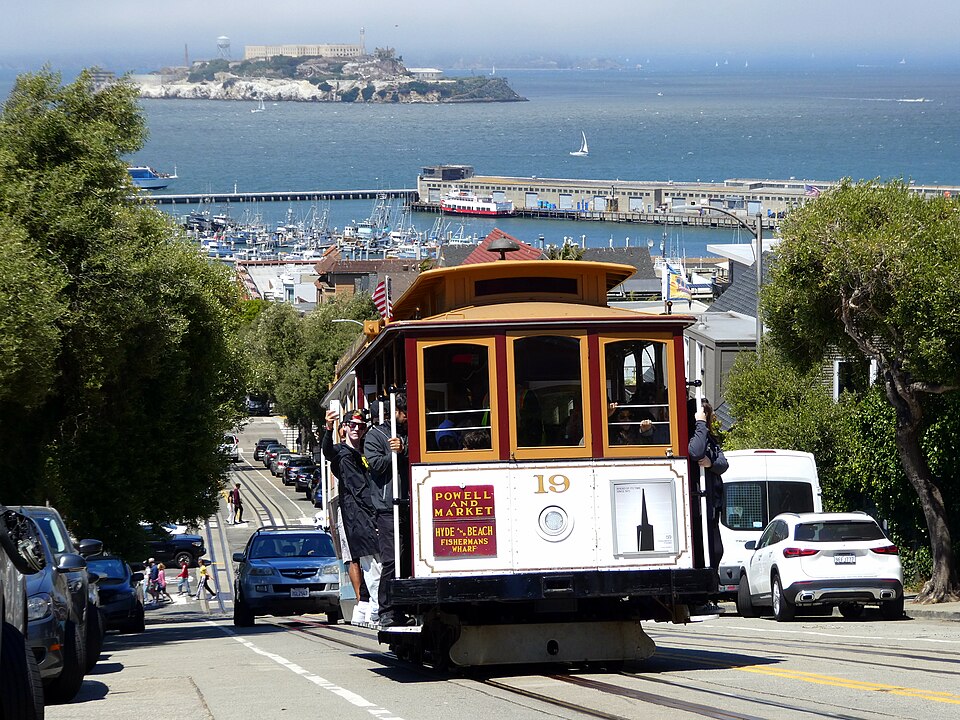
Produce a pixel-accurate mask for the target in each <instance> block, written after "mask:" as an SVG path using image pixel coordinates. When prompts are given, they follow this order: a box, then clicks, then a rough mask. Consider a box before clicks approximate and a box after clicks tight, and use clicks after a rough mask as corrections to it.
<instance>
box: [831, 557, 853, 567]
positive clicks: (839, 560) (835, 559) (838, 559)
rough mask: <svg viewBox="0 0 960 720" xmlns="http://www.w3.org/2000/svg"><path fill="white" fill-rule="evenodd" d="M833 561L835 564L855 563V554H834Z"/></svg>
mask: <svg viewBox="0 0 960 720" xmlns="http://www.w3.org/2000/svg"><path fill="white" fill-rule="evenodd" d="M833 562H834V564H835V565H856V564H857V556H856V555H834V556H833Z"/></svg>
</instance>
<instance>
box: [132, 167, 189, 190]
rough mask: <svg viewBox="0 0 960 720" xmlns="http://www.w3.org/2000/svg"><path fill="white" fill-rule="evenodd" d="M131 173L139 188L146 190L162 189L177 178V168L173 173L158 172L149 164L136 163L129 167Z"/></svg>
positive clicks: (134, 182)
mask: <svg viewBox="0 0 960 720" xmlns="http://www.w3.org/2000/svg"><path fill="white" fill-rule="evenodd" d="M127 172H128V173H130V179H131V180H133V184H134V185H136V186H137V187H138V188H143V189H144V190H160V189H162V188H165V187H166V186H167V185H169V184H170V181H171V180H176V179H177V169H176V168H174V169H173V174H172V175H171V174H170V173H162V172H157V171H156V170H154V169H153V168H152V167H150V166H148V165H135V166H130V167H128V168H127Z"/></svg>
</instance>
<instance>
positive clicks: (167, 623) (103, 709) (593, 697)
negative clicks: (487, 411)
mask: <svg viewBox="0 0 960 720" xmlns="http://www.w3.org/2000/svg"><path fill="white" fill-rule="evenodd" d="M272 422H274V421H273V420H267V419H263V420H257V421H256V422H254V423H253V424H252V425H250V426H248V427H247V428H245V429H244V431H243V433H242V434H241V447H242V448H243V452H244V455H245V456H246V457H252V446H253V443H254V441H255V440H256V437H259V436H261V435H266V434H270V433H269V432H266V430H267V429H268V428H269V427H270V426H269V423H272ZM272 429H274V430H276V429H277V428H276V425H273V427H272ZM237 473H238V475H237V477H239V478H240V481H241V483H242V487H243V488H244V490H245V491H246V493H247V495H246V496H247V498H248V503H249V504H248V511H247V512H248V513H249V514H248V515H247V517H248V520H249V522H248V523H247V524H245V525H240V526H234V525H227V524H226V522H225V520H226V506H224V507H223V508H222V511H221V513H220V515H219V516H218V517H216V518H211V520H210V522H209V523H208V524H207V525H206V526H205V527H204V529H203V532H204V533H205V534H206V538H207V544H208V547H209V549H210V552H209V555H210V557H211V558H212V559H213V560H214V562H215V565H214V568H215V573H214V581H215V584H216V585H217V586H218V588H219V589H220V591H221V592H220V595H219V598H218V600H217V601H214V602H212V603H209V604H208V603H204V602H198V601H195V600H192V599H185V598H176V602H175V603H173V604H171V605H166V606H164V607H162V608H159V609H150V610H148V613H147V630H146V632H144V633H142V634H139V635H117V634H110V635H108V636H107V641H106V644H105V648H104V653H103V656H102V658H101V660H100V662H99V663H98V664H97V666H96V668H95V669H94V671H93V672H92V673H91V674H90V675H88V676H87V678H86V679H85V681H84V683H83V687H82V689H81V691H80V693H79V695H78V696H77V697H76V698H75V700H74V701H73V702H71V703H69V704H66V705H60V706H48V708H47V714H46V716H47V718H50V719H51V720H93V719H95V718H96V719H97V720H99V719H100V718H131V719H133V718H137V719H145V718H152V717H156V716H158V715H160V716H163V717H176V718H178V720H194V719H201V718H203V719H209V718H215V719H216V720H221V719H222V720H236V719H237V718H258V720H259V719H272V718H294V717H297V718H299V717H324V718H326V717H335V718H338V720H355V719H356V720H359V719H360V718H363V719H365V720H369V718H370V717H371V716H373V717H375V718H380V719H397V718H404V719H406V720H413V719H414V718H417V719H429V720H432V719H434V718H436V719H437V720H441V719H442V720H450V719H451V718H463V717H478V718H483V717H489V718H517V719H519V720H526V719H527V718H546V717H551V718H584V717H610V718H643V720H649V719H650V718H665V719H667V720H673V719H674V718H677V719H679V718H693V717H710V718H732V719H735V718H769V719H771V720H774V719H779V718H786V717H790V718H791V719H792V718H799V719H801V720H803V719H806V718H842V719H844V720H855V719H862V720H868V719H869V720H873V719H874V718H898V719H914V718H916V719H917V720H947V719H948V718H949V719H952V718H956V717H960V684H958V682H957V676H958V671H957V667H958V664H960V624H958V623H957V622H955V621H952V620H950V619H947V618H954V619H955V618H957V617H958V615H957V609H956V608H955V607H954V608H949V607H948V608H940V609H939V611H940V612H941V615H940V616H939V617H938V616H936V615H934V614H930V615H927V614H925V612H926V610H925V609H922V608H915V607H914V606H911V605H908V609H907V612H908V615H913V616H914V617H913V618H912V619H905V620H901V621H897V622H885V621H883V620H881V619H880V617H879V615H878V613H877V612H876V611H875V610H870V609H868V611H867V612H866V613H865V614H864V616H863V617H862V618H861V619H858V620H853V621H851V620H845V619H843V618H841V617H840V616H839V614H835V617H830V618H803V619H800V620H798V621H796V622H793V623H777V622H775V621H774V620H772V619H770V618H758V619H744V618H740V617H738V616H737V615H736V614H735V613H733V611H732V606H730V605H727V606H725V609H726V610H728V612H727V613H726V614H724V615H723V616H721V617H719V618H717V619H714V620H710V621H707V622H703V623H694V624H690V625H687V626H680V625H665V624H649V625H647V626H646V628H647V632H648V634H649V635H650V636H651V637H652V638H653V639H654V640H655V641H656V643H657V645H658V651H657V653H656V654H655V655H654V656H653V657H652V658H650V659H649V660H648V661H646V662H644V663H642V664H640V665H638V666H635V667H630V668H627V669H626V671H625V672H623V673H607V672H604V671H603V670H602V669H600V670H594V671H590V672H587V671H586V670H584V669H568V670H566V671H563V672H560V673H557V672H556V671H555V670H554V669H549V670H547V669H543V668H530V667H518V668H507V669H501V670H499V671H497V672H495V673H463V674H458V675H438V674H436V673H434V672H433V671H431V670H430V669H429V668H420V667H416V666H412V665H409V664H405V663H401V662H399V661H397V660H396V659H395V658H394V657H393V656H392V655H391V654H390V653H388V652H387V651H386V648H384V647H381V646H379V645H378V644H377V639H376V633H375V632H374V631H373V630H369V629H366V628H357V627H353V626H350V625H346V624H342V623H341V624H340V625H337V626H326V625H325V624H324V623H323V620H324V618H323V616H316V617H313V616H302V617H298V618H258V619H257V623H256V625H255V626H254V627H252V628H234V626H233V623H232V616H231V612H232V593H231V588H232V566H231V562H230V553H231V552H232V551H233V550H234V549H239V548H240V547H241V546H242V544H243V543H244V542H245V540H246V538H247V537H248V536H249V533H250V532H251V531H252V530H253V528H254V527H256V525H257V524H258V523H259V522H260V521H266V520H268V519H273V520H280V519H282V520H283V521H285V522H294V523H305V524H306V523H310V522H311V520H312V516H313V513H314V509H313V507H312V506H311V505H309V504H308V503H307V502H306V501H305V500H304V499H302V498H303V495H302V493H301V494H296V493H294V492H293V490H292V488H286V487H284V486H283V485H282V483H280V481H279V480H277V479H275V478H272V477H271V476H270V474H269V472H267V471H264V470H263V469H262V466H261V465H258V464H256V463H240V464H238V469H237ZM173 588H175V583H174V584H173V585H171V589H173ZM175 597H176V596H175Z"/></svg>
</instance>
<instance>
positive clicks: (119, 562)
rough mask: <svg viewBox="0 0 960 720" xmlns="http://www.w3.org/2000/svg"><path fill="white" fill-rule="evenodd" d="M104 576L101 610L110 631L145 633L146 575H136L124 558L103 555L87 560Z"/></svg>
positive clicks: (95, 570)
mask: <svg viewBox="0 0 960 720" xmlns="http://www.w3.org/2000/svg"><path fill="white" fill-rule="evenodd" d="M87 567H88V568H89V569H90V570H91V571H92V572H95V573H97V575H99V576H100V582H99V585H100V611H101V612H102V613H103V620H104V627H105V628H106V629H107V630H119V631H120V632H131V633H139V632H143V631H144V612H143V587H142V585H141V582H142V581H143V573H142V572H133V570H132V569H131V567H130V565H128V564H127V563H126V562H125V561H124V560H123V558H119V557H114V556H110V555H100V556H98V557H92V558H88V559H87Z"/></svg>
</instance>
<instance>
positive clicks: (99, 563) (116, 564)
mask: <svg viewBox="0 0 960 720" xmlns="http://www.w3.org/2000/svg"><path fill="white" fill-rule="evenodd" d="M87 569H88V570H90V571H91V572H95V573H96V574H97V575H100V576H101V577H107V578H111V579H114V580H122V579H123V578H125V577H126V576H127V573H126V570H125V569H124V563H123V560H120V559H119V558H91V559H88V560H87Z"/></svg>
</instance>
